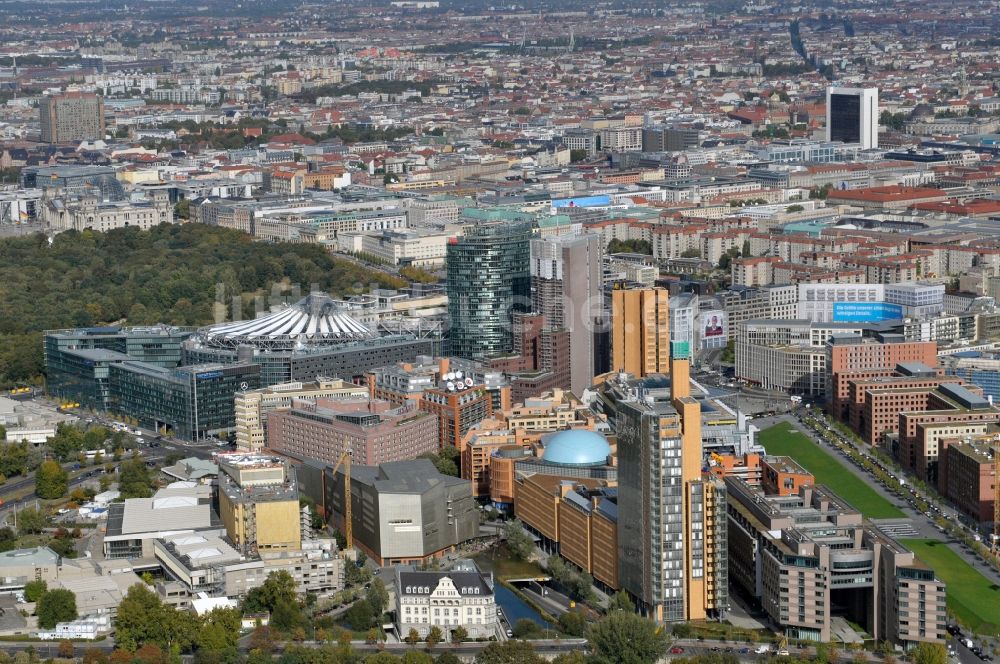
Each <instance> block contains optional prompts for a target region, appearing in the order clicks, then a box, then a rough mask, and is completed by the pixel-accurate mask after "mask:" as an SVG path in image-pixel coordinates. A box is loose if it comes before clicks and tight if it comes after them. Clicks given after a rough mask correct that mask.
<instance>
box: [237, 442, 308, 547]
mask: <svg viewBox="0 0 1000 664" xmlns="http://www.w3.org/2000/svg"><path fill="white" fill-rule="evenodd" d="M218 463H219V516H220V517H221V518H222V522H223V523H224V524H225V526H226V534H227V535H228V536H229V539H230V540H231V541H232V543H233V545H234V546H235V547H236V548H237V549H239V550H240V551H242V552H243V553H258V552H265V551H271V550H295V549H299V548H301V546H302V529H301V525H300V518H299V488H298V483H297V482H296V480H295V470H294V469H293V468H292V467H291V466H289V465H288V462H287V461H285V460H284V459H282V458H280V457H275V456H269V455H262V454H244V453H233V454H220V455H219V457H218Z"/></svg>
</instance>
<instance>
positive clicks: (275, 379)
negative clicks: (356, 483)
mask: <svg viewBox="0 0 1000 664" xmlns="http://www.w3.org/2000/svg"><path fill="white" fill-rule="evenodd" d="M440 350H441V342H440V341H439V340H437V339H432V338H419V337H416V336H410V335H393V336H386V337H379V338H377V339H369V340H367V341H358V342H355V343H352V344H345V345H341V346H320V347H309V346H308V345H306V346H303V347H302V348H299V349H295V350H276V351H260V350H256V349H254V348H251V347H249V346H245V347H243V348H236V349H228V348H211V347H207V346H204V345H200V344H196V343H189V344H187V345H186V347H185V349H184V363H185V364H202V363H221V364H234V363H237V362H252V363H253V364H256V365H258V366H259V367H260V380H261V386H263V387H269V386H271V385H280V384H282V383H288V382H291V381H314V380H316V377H317V376H337V377H338V378H343V379H344V380H354V379H356V378H360V377H363V376H364V375H365V373H366V372H368V371H370V370H371V369H375V368H378V367H384V366H388V365H391V364H396V363H398V362H413V361H414V360H415V359H416V358H417V356H418V355H431V356H434V355H437V354H439V352H440Z"/></svg>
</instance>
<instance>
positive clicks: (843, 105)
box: [826, 87, 878, 150]
mask: <svg viewBox="0 0 1000 664" xmlns="http://www.w3.org/2000/svg"><path fill="white" fill-rule="evenodd" d="M826 140H828V141H841V142H843V143H859V144H860V145H861V148H862V149H863V150H872V149H875V148H878V88H838V87H831V88H827V91H826Z"/></svg>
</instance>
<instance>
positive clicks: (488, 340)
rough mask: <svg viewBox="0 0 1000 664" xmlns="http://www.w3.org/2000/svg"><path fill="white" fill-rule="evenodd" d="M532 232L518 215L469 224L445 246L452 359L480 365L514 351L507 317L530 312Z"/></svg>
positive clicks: (527, 222) (449, 338) (527, 220)
mask: <svg viewBox="0 0 1000 664" xmlns="http://www.w3.org/2000/svg"><path fill="white" fill-rule="evenodd" d="M532 227H533V224H532V222H531V220H530V219H525V218H522V217H521V216H520V215H519V216H518V217H517V218H513V219H503V220H496V221H493V220H490V221H487V222H485V223H479V224H470V225H469V226H467V227H466V229H465V234H464V235H463V236H462V237H459V238H456V239H455V240H453V241H452V243H451V244H449V245H448V248H447V253H446V257H447V265H448V280H447V289H448V316H449V318H450V320H451V329H450V332H449V337H448V352H449V353H450V354H451V355H454V356H456V357H462V358H466V359H470V360H481V359H483V358H487V357H493V356H496V355H503V354H507V353H510V352H511V351H512V350H513V336H512V335H511V314H513V313H516V312H522V311H528V310H529V309H530V307H531V278H530V274H529V263H530V258H531V243H530V241H531V235H532Z"/></svg>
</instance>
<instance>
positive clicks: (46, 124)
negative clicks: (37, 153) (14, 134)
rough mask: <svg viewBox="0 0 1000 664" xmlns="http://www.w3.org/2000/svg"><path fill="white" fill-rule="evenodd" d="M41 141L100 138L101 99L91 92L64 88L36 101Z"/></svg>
mask: <svg viewBox="0 0 1000 664" xmlns="http://www.w3.org/2000/svg"><path fill="white" fill-rule="evenodd" d="M38 113H39V121H40V123H41V134H42V135H41V138H42V142H43V143H66V142H69V141H93V140H99V139H103V138H104V100H103V99H101V98H100V97H99V96H97V95H95V94H94V93H92V92H67V93H65V94H61V95H52V96H50V97H45V98H43V99H42V101H41V103H40V104H39V105H38Z"/></svg>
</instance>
